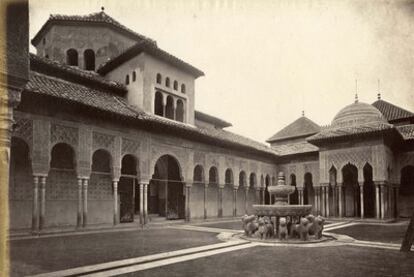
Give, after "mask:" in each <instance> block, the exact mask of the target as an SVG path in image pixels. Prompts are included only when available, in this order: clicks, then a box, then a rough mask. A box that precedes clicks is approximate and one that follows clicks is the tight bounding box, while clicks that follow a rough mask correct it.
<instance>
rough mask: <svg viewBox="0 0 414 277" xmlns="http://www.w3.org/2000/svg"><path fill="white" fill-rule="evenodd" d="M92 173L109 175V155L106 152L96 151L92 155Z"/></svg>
mask: <svg viewBox="0 0 414 277" xmlns="http://www.w3.org/2000/svg"><path fill="white" fill-rule="evenodd" d="M92 171H93V172H102V173H110V172H111V155H110V154H109V153H108V152H107V151H106V150H102V149H99V150H96V151H95V152H94V153H93V155H92Z"/></svg>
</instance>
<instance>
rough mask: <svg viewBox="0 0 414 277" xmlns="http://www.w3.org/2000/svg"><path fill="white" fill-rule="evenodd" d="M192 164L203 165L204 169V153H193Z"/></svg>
mask: <svg viewBox="0 0 414 277" xmlns="http://www.w3.org/2000/svg"><path fill="white" fill-rule="evenodd" d="M193 160H194V164H195V165H196V164H201V165H203V167H204V165H205V163H206V154H205V153H203V152H198V151H197V152H194V159H193Z"/></svg>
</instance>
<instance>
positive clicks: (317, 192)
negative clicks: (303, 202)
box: [314, 187, 319, 214]
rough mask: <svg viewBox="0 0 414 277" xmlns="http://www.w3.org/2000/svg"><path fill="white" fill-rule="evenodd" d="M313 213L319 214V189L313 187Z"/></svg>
mask: <svg viewBox="0 0 414 277" xmlns="http://www.w3.org/2000/svg"><path fill="white" fill-rule="evenodd" d="M314 192H315V196H314V198H315V213H316V214H318V213H319V187H315V190H314Z"/></svg>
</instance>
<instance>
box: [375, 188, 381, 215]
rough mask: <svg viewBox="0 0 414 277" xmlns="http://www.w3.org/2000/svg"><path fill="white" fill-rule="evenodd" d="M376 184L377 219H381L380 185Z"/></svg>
mask: <svg viewBox="0 0 414 277" xmlns="http://www.w3.org/2000/svg"><path fill="white" fill-rule="evenodd" d="M374 184H375V216H376V218H377V219H379V218H380V217H381V215H380V186H379V184H378V183H374Z"/></svg>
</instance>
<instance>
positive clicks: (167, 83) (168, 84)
mask: <svg viewBox="0 0 414 277" xmlns="http://www.w3.org/2000/svg"><path fill="white" fill-rule="evenodd" d="M165 86H166V87H167V88H169V87H170V78H168V77H167V78H165Z"/></svg>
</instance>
